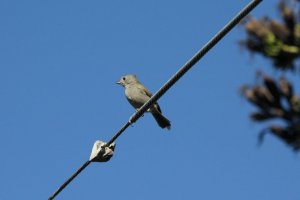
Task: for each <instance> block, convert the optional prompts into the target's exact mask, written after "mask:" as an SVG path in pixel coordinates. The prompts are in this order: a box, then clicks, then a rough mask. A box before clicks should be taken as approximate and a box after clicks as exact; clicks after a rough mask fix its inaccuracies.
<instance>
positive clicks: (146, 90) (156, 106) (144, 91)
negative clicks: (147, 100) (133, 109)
mask: <svg viewBox="0 0 300 200" xmlns="http://www.w3.org/2000/svg"><path fill="white" fill-rule="evenodd" d="M138 87H139V88H140V91H141V92H142V93H143V94H145V95H147V96H148V97H152V93H151V92H150V91H149V90H148V89H147V88H145V86H143V85H142V84H139V85H138ZM153 106H154V108H155V109H157V111H159V112H160V113H161V109H160V107H159V105H158V103H157V102H155V103H154V104H153Z"/></svg>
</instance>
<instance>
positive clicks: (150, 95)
mask: <svg viewBox="0 0 300 200" xmlns="http://www.w3.org/2000/svg"><path fill="white" fill-rule="evenodd" d="M138 88H139V89H140V90H141V92H142V93H144V94H145V95H147V96H148V97H152V93H151V92H150V91H149V90H148V89H147V88H145V86H143V85H142V84H139V85H138Z"/></svg>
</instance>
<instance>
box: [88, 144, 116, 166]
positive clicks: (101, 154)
mask: <svg viewBox="0 0 300 200" xmlns="http://www.w3.org/2000/svg"><path fill="white" fill-rule="evenodd" d="M106 144H107V143H106V142H103V141H100V140H97V141H96V142H95V143H94V146H93V149H92V153H91V156H90V161H91V162H107V161H109V160H110V159H111V157H112V156H113V154H114V150H115V146H116V144H115V143H114V142H113V143H112V144H110V145H109V146H106Z"/></svg>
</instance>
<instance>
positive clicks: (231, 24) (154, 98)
mask: <svg viewBox="0 0 300 200" xmlns="http://www.w3.org/2000/svg"><path fill="white" fill-rule="evenodd" d="M262 1H263V0H253V1H251V2H250V3H249V4H248V5H246V6H245V7H244V8H243V9H242V10H241V11H240V12H239V13H238V14H237V15H236V16H235V17H234V18H233V19H232V20H231V21H230V22H229V23H228V24H226V25H225V26H224V27H223V28H222V29H221V30H220V31H219V32H218V33H217V34H216V35H215V36H214V37H213V38H212V39H211V40H209V41H208V42H207V43H206V44H205V45H204V46H203V47H202V48H201V49H200V50H199V51H198V52H197V53H196V54H195V55H194V56H193V57H192V58H191V59H190V60H189V61H188V62H186V63H185V64H184V65H183V66H182V67H181V68H180V69H179V70H178V71H177V72H176V73H175V74H174V75H173V76H172V77H171V78H170V79H169V80H168V81H167V82H166V83H165V84H164V85H163V86H162V87H161V88H160V89H159V90H158V91H157V92H156V93H155V94H154V95H153V96H152V97H151V98H150V99H149V100H148V101H147V102H146V103H145V104H144V105H143V106H142V107H141V108H140V109H139V110H138V111H137V112H136V113H135V114H134V115H133V116H132V117H130V119H129V121H128V122H127V123H126V124H124V125H123V127H122V128H121V129H120V130H119V131H118V132H117V133H116V134H115V135H114V136H113V137H112V138H111V139H110V140H109V141H108V142H107V144H106V145H105V146H103V147H102V148H105V147H108V146H109V145H111V144H112V143H113V142H114V141H115V140H116V139H117V138H118V137H119V136H120V135H121V134H122V133H123V132H124V131H125V130H126V129H127V128H128V127H129V126H130V124H132V123H134V122H136V121H137V120H138V119H139V118H140V117H141V116H142V115H143V114H144V113H145V112H146V111H147V110H148V108H150V106H151V105H152V104H153V103H154V102H156V101H157V100H158V99H159V98H160V97H161V96H162V95H164V94H165V93H166V92H167V91H168V90H169V89H170V88H171V87H172V86H173V85H174V84H175V83H176V82H177V81H178V80H179V79H180V78H181V77H182V76H183V75H184V74H185V73H186V72H187V71H188V70H189V69H191V68H192V67H193V66H194V65H195V64H196V63H197V62H198V61H199V60H200V59H201V58H202V57H203V56H204V55H205V54H206V53H207V52H208V51H209V50H210V49H211V48H213V47H214V46H215V45H216V44H217V43H218V42H219V41H220V40H221V39H222V38H223V37H224V36H225V35H226V34H227V33H228V32H229V31H230V30H231V29H232V28H234V27H235V26H236V25H237V24H238V23H239V22H240V21H241V20H242V19H243V18H244V17H245V16H246V15H248V14H249V13H250V11H252V10H253V9H254V8H255V7H256V6H257V5H258V4H259V3H261V2H262ZM91 162H92V161H90V160H89V161H86V162H85V163H84V164H83V165H82V166H81V167H80V168H79V169H78V170H77V171H76V172H75V173H74V174H73V175H72V176H71V177H70V178H69V179H68V180H67V181H65V182H64V183H63V184H62V185H61V186H60V187H59V188H58V190H57V191H56V192H54V193H53V194H52V195H51V196H50V197H49V200H52V199H54V198H55V196H57V195H58V194H59V193H60V192H61V191H62V190H63V189H64V188H65V187H66V186H67V185H68V184H69V183H70V182H71V181H72V180H73V179H74V178H75V177H76V176H77V175H78V174H80V173H81V172H82V171H83V170H84V169H85V168H86V167H87V166H88V165H89V164H90V163H91Z"/></svg>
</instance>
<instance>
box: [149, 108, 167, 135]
mask: <svg viewBox="0 0 300 200" xmlns="http://www.w3.org/2000/svg"><path fill="white" fill-rule="evenodd" d="M151 114H152V115H153V117H154V119H155V120H156V122H157V123H158V125H159V126H160V127H161V128H167V129H168V130H170V129H171V122H170V121H169V120H168V119H167V118H166V117H165V116H163V115H162V114H161V112H159V110H157V109H155V108H154V109H151Z"/></svg>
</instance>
